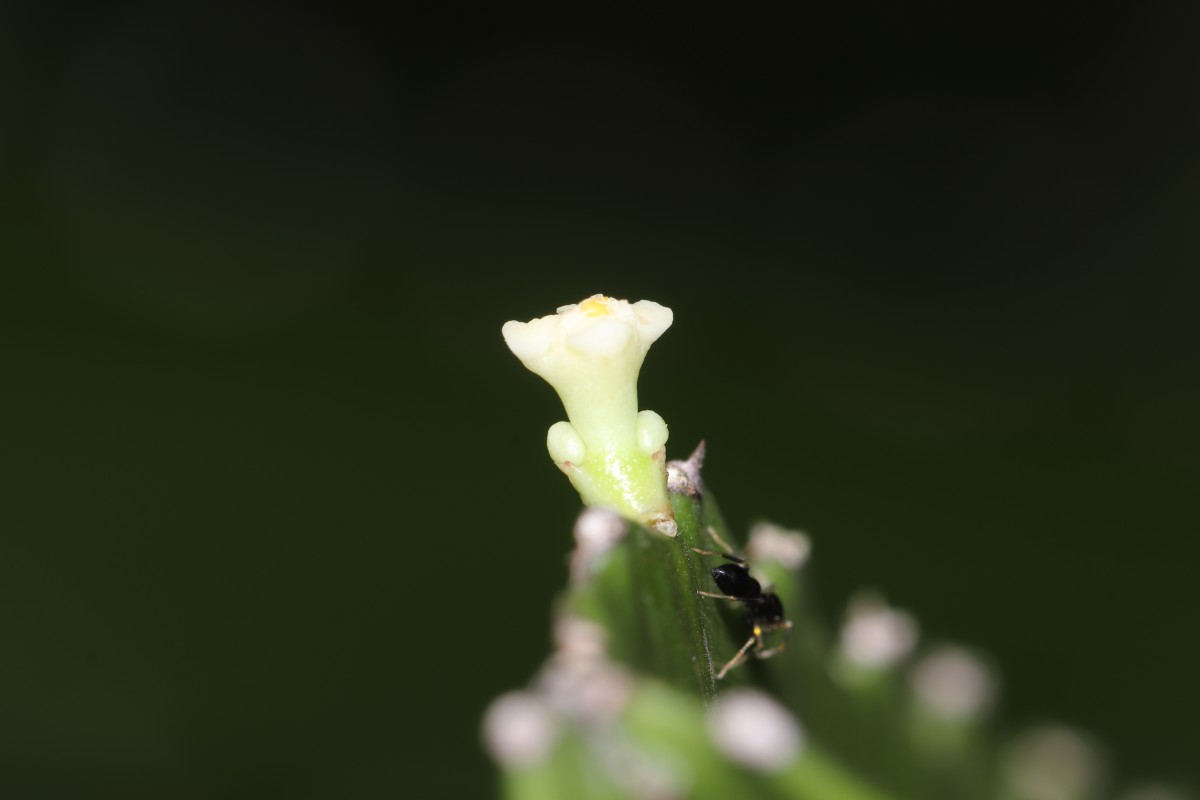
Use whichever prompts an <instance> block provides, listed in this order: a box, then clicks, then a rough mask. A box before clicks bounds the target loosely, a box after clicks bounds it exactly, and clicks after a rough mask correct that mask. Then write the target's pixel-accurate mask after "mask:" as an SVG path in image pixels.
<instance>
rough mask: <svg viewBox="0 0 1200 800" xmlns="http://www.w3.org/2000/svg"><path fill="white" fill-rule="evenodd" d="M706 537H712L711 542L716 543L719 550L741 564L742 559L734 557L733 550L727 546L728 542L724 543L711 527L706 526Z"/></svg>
mask: <svg viewBox="0 0 1200 800" xmlns="http://www.w3.org/2000/svg"><path fill="white" fill-rule="evenodd" d="M708 535H709V536H711V537H712V540H713V541H714V542H716V543H717V544H718V545H719V546H720V547H721V549H722V550H724V551H725V553H726V554H727V555H730V556H733V558H734V559H736V560H737V561H738V563H741V561H742V558H741V557H739V556H737V555H734V552H733V548H732V547H730V546H729V543H728V542H726V541H725V540H724V539H722V538H721V536H720V534H718V533H717V529H716V528H714V527H713V526H712V525H709V526H708ZM714 555H716V554H715V553H714Z"/></svg>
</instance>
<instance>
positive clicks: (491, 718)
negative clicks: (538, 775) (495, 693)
mask: <svg viewBox="0 0 1200 800" xmlns="http://www.w3.org/2000/svg"><path fill="white" fill-rule="evenodd" d="M557 738H558V720H557V719H556V718H555V716H554V712H553V710H551V708H550V706H549V705H548V704H547V703H546V702H545V701H544V700H542V699H541V698H540V697H538V696H537V695H536V694H533V693H532V692H509V693H508V694H504V695H501V696H500V697H498V698H496V699H495V700H494V701H492V704H491V705H490V706H489V707H488V710H487V712H486V713H485V714H484V716H483V742H484V745H485V746H486V747H487V750H488V752H489V753H491V755H492V758H494V759H495V760H496V761H497V762H498V763H500V764H504V765H505V766H511V767H524V766H531V765H533V764H536V763H538V762H539V761H541V760H542V759H544V758H545V757H546V756H547V755H548V754H549V753H550V748H551V747H552V746H553V745H554V742H555V740H556V739H557Z"/></svg>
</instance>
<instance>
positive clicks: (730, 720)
mask: <svg viewBox="0 0 1200 800" xmlns="http://www.w3.org/2000/svg"><path fill="white" fill-rule="evenodd" d="M708 732H709V736H711V737H712V740H713V742H714V743H715V744H716V746H717V748H718V749H719V750H720V751H721V752H723V753H724V754H725V755H726V756H728V757H729V758H731V759H733V760H734V761H736V762H738V763H739V764H743V765H745V766H747V767H750V768H752V769H756V770H761V771H763V772H778V771H779V770H781V769H784V768H785V767H787V766H789V765H790V764H792V763H793V762H794V761H795V760H796V759H797V758H798V757H799V756H800V753H801V752H802V751H803V749H804V732H803V731H802V730H801V728H800V724H799V723H798V722H797V721H796V719H795V718H794V717H793V716H792V715H791V714H790V713H789V712H788V710H787V709H785V708H784V707H783V706H782V705H780V704H779V703H778V702H777V701H776V700H775V699H774V698H772V697H770V696H768V695H766V694H763V693H762V692H760V691H757V690H754V689H731V690H730V691H728V692H725V693H723V694H721V695H720V696H719V697H718V698H717V700H716V702H714V703H713V705H712V708H710V709H709V712H708Z"/></svg>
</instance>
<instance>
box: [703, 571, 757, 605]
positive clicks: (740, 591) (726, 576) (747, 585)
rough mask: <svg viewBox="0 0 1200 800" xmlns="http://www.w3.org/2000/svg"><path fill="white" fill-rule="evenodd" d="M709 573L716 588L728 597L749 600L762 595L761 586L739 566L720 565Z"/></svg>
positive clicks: (748, 572)
mask: <svg viewBox="0 0 1200 800" xmlns="http://www.w3.org/2000/svg"><path fill="white" fill-rule="evenodd" d="M711 572H712V577H713V580H714V581H716V584H717V587H718V588H719V589H720V590H721V591H722V592H724V593H725V594H727V595H729V596H730V597H736V598H738V599H741V600H751V599H754V598H757V597H760V596H761V595H762V585H761V584H759V582H758V581H756V580H754V578H751V577H750V570H748V569H746V567H744V566H743V565H741V564H722V565H721V566H719V567H713V568H712V570H711Z"/></svg>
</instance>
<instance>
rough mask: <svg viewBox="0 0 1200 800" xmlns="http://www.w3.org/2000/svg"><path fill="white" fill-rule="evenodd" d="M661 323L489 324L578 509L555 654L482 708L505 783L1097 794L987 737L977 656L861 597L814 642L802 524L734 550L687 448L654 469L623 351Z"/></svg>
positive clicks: (540, 799) (823, 799)
mask: <svg viewBox="0 0 1200 800" xmlns="http://www.w3.org/2000/svg"><path fill="white" fill-rule="evenodd" d="M669 324H670V311H669V310H667V309H663V308H662V307H661V306H658V305H657V304H653V303H646V302H645V301H643V302H642V303H637V304H626V303H624V302H623V301H613V300H610V299H608V298H605V297H602V296H599V295H597V296H596V297H593V298H589V299H588V300H586V301H584V302H583V303H580V304H578V305H575V306H564V307H563V308H562V309H560V312H559V315H557V316H553V317H545V318H542V319H540V320H533V321H531V322H529V323H509V324H508V325H507V326H505V336H506V339H507V340H508V343H509V346H510V347H511V348H512V349H513V351H514V353H516V354H517V355H518V357H520V358H521V360H522V361H523V362H524V363H525V365H526V366H528V367H529V368H530V369H531V370H533V371H534V372H537V373H538V374H540V375H542V376H543V377H545V378H546V379H547V380H548V381H550V383H551V384H552V385H553V386H554V387H555V389H556V390H557V391H558V393H559V395H560V397H561V398H562V399H563V402H564V406H565V408H566V409H567V412H568V416H569V417H570V420H571V421H570V422H560V423H557V424H556V425H555V426H553V427H552V428H551V430H550V434H549V437H548V441H547V446H548V449H549V451H550V454H551V457H552V458H553V459H554V461H555V462H556V463H558V465H559V466H560V468H562V469H563V470H564V472H566V473H567V474H568V476H569V477H570V478H571V482H572V483H573V484H574V485H575V487H576V488H577V489H578V490H579V492H580V496H581V498H582V499H583V501H584V502H585V504H587V505H589V506H592V508H589V509H588V510H586V511H584V512H583V514H581V515H580V517H579V520H578V522H577V523H576V528H575V539H576V547H575V551H574V553H573V555H572V558H571V569H570V580H569V582H568V585H567V588H566V590H565V591H564V592H563V594H562V595H561V597H560V598H559V601H558V603H557V607H556V613H555V619H556V622H555V641H556V646H555V650H554V652H553V653H552V654H551V656H550V657H549V659H548V660H547V662H546V665H545V666H544V668H543V669H542V670H541V672H540V673H539V674H538V676H537V677H536V678H535V680H534V681H533V684H532V686H531V687H530V688H529V689H527V690H524V691H520V692H515V693H512V694H510V695H506V696H505V697H502V698H500V699H499V700H497V701H496V702H495V703H494V704H493V706H492V708H491V709H490V710H489V711H488V714H487V716H486V719H485V726H484V727H485V741H486V743H487V744H488V747H489V749H490V750H491V752H492V754H493V756H494V757H495V759H496V761H497V762H498V763H499V764H500V766H501V769H502V772H503V786H504V791H505V795H506V796H507V797H509V798H512V800H551V798H554V799H555V800H557V799H558V798H568V797H570V798H584V800H619V799H620V798H631V799H632V800H642V799H643V798H644V799H645V800H674V799H675V798H678V799H679V800H683V798H695V799H696V800H709V799H711V800H731V798H739V797H755V798H758V797H762V798H777V799H778V800H787V799H788V798H792V799H794V800H1045V798H1048V797H1053V798H1055V800H1099V798H1100V797H1101V796H1102V795H1101V790H1102V788H1103V785H1102V782H1101V780H1100V776H1101V773H1102V769H1101V762H1100V759H1099V757H1098V756H1097V755H1096V751H1095V750H1094V749H1093V748H1092V747H1091V746H1090V745H1089V743H1088V741H1087V740H1086V739H1085V738H1083V737H1081V736H1079V735H1078V734H1076V733H1074V732H1073V731H1070V730H1068V729H1063V728H1046V729H1039V730H1035V731H1033V732H1032V733H1031V734H1029V735H1028V736H1025V737H1023V738H1021V739H1019V740H1018V741H1017V742H1016V743H1015V744H1014V745H1013V746H1011V747H1010V748H1009V749H1007V750H1004V751H1002V750H1001V749H1000V747H999V746H998V745H997V743H996V737H995V735H994V734H993V732H992V731H991V729H990V728H989V727H988V724H987V723H988V717H987V712H988V710H989V709H990V706H991V704H992V701H993V699H994V681H993V679H992V677H991V672H990V670H989V669H988V668H987V667H986V665H985V664H984V663H983V662H982V661H981V660H980V659H979V658H978V657H977V656H974V655H973V654H971V653H969V652H967V651H965V650H963V649H961V648H954V647H940V648H934V649H932V650H929V651H927V652H925V653H924V655H922V656H921V657H920V658H919V659H917V656H918V655H919V653H920V649H919V641H918V635H917V626H916V623H915V620H914V619H913V618H912V617H911V616H910V615H908V614H906V613H905V612H902V611H899V610H896V609H893V608H890V607H889V606H888V605H887V604H886V603H885V602H883V600H882V598H879V597H875V596H863V597H860V598H858V599H856V600H855V601H854V602H852V603H851V606H850V609H849V611H848V613H847V617H846V620H845V623H844V624H843V626H842V629H841V633H840V635H839V636H834V635H832V634H831V633H830V632H829V631H828V629H827V628H826V626H825V624H824V622H823V618H822V616H821V615H820V614H819V613H817V610H816V609H815V608H814V606H813V603H812V600H811V593H810V592H809V590H808V584H807V580H806V570H807V568H806V567H805V563H806V561H807V560H808V555H809V542H808V540H807V538H806V537H804V536H803V535H801V534H798V533H796V532H790V531H784V530H781V529H779V528H776V527H774V526H769V525H760V526H757V527H756V528H755V529H754V530H753V531H752V533H751V536H750V539H749V541H748V542H747V543H746V545H745V548H744V552H743V548H742V546H741V545H740V544H739V543H738V541H737V537H735V536H734V535H733V534H732V531H731V530H730V529H729V527H728V526H727V525H726V523H725V520H724V519H723V518H722V516H721V513H720V510H719V509H718V507H717V503H716V501H715V499H714V498H713V495H712V493H711V492H709V491H708V489H707V487H706V486H705V485H704V481H703V480H702V477H701V466H702V463H703V460H704V446H703V444H701V446H700V447H698V448H697V449H696V451H695V452H694V453H693V454H692V456H691V457H690V458H688V459H687V460H684V461H675V462H670V463H669V464H664V463H663V459H664V453H665V451H664V449H663V446H664V443H665V441H666V425H665V423H664V422H663V421H662V419H661V418H660V417H658V415H657V414H654V413H653V412H649V411H641V412H638V410H637V399H636V389H635V386H634V381H635V380H636V377H637V371H638V369H639V368H640V365H641V359H642V358H643V357H644V355H645V351H646V348H648V347H649V344H650V342H652V341H653V340H654V339H656V338H657V336H658V335H659V334H661V333H662V331H663V330H665V329H666V327H667V325H669ZM664 533H666V534H669V535H663V534H664ZM727 547H729V548H734V549H736V550H737V552H736V553H735V552H732V551H731V550H726V548H727ZM723 550H724V551H725V552H724V554H723V553H722V551H723ZM743 556H745V557H746V560H745V561H743ZM747 570H748V571H747ZM718 580H722V581H724V583H721V584H719V583H718ZM768 656H769V657H768ZM1046 787H1051V788H1052V789H1053V794H1046V793H1045V792H1046Z"/></svg>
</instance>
